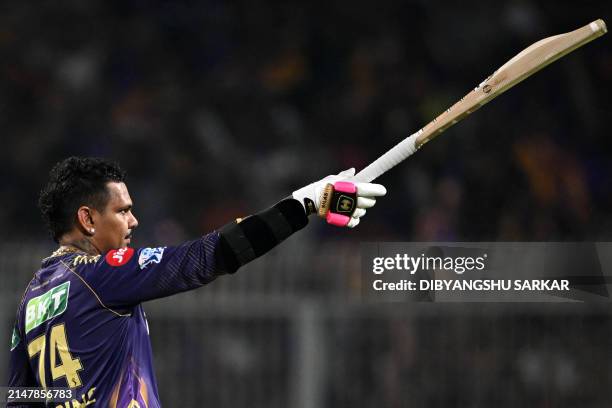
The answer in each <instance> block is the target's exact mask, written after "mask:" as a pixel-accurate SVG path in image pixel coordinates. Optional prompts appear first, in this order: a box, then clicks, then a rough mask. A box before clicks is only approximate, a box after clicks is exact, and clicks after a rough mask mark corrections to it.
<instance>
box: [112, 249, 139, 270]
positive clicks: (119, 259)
mask: <svg viewBox="0 0 612 408" xmlns="http://www.w3.org/2000/svg"><path fill="white" fill-rule="evenodd" d="M133 255H134V248H128V247H125V248H121V249H113V250H112V251H110V252H109V253H107V254H106V262H107V263H108V264H109V265H110V266H122V265H125V264H126V263H128V262H129V261H130V259H132V256H133Z"/></svg>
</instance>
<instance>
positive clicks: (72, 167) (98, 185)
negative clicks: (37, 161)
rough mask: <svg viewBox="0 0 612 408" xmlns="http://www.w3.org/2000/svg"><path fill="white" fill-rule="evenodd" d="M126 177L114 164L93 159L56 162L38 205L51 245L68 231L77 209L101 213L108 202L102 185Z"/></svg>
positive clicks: (80, 158) (105, 190)
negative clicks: (51, 239)
mask: <svg viewBox="0 0 612 408" xmlns="http://www.w3.org/2000/svg"><path fill="white" fill-rule="evenodd" d="M125 177H126V174H125V172H124V171H123V170H122V169H121V168H120V167H119V165H118V164H117V163H115V162H112V161H109V160H106V159H101V158H95V157H69V158H67V159H65V160H63V161H61V162H59V163H57V164H56V165H55V166H54V167H53V169H51V172H50V173H49V181H48V182H47V185H46V186H45V187H44V188H43V189H42V191H41V192H40V198H39V200H38V206H39V208H40V211H41V213H42V217H43V220H44V221H45V223H46V224H47V228H48V229H49V232H50V233H51V236H52V237H53V240H54V241H55V242H59V239H60V238H61V237H62V235H64V234H65V233H67V232H69V231H70V230H71V229H72V228H73V226H74V223H75V220H76V213H77V210H78V209H79V207H80V206H83V205H86V206H89V207H92V208H95V209H96V210H98V211H102V210H104V208H105V207H106V204H107V202H108V199H109V194H108V190H107V188H106V183H108V182H113V181H114V182H124V181H125Z"/></svg>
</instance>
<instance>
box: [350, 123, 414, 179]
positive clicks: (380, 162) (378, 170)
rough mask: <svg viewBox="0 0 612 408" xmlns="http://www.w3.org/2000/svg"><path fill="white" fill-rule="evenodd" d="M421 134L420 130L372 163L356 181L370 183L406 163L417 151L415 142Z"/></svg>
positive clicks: (358, 174) (358, 175) (359, 174)
mask: <svg viewBox="0 0 612 408" xmlns="http://www.w3.org/2000/svg"><path fill="white" fill-rule="evenodd" d="M420 134H421V131H420V130H419V131H418V132H417V133H415V134H413V135H412V136H410V137H407V138H406V139H404V140H402V141H401V142H399V143H398V144H396V145H395V146H394V147H393V148H391V149H390V150H389V151H387V152H386V153H385V154H383V155H382V156H380V157H379V158H378V159H376V160H374V161H373V162H372V163H370V164H369V165H368V166H367V167H366V168H365V169H363V170H361V171H360V172H359V173H357V174H356V175H355V177H354V180H355V181H357V182H364V183H369V182H371V181H373V180H375V179H377V178H378V177H380V176H381V175H382V174H383V173H386V172H387V171H388V170H390V169H392V168H393V167H395V166H396V165H397V164H399V163H400V162H402V161H404V160H405V159H406V158H408V156H410V155H411V154H412V153H414V152H416V151H417V147H416V145H415V142H416V139H417V137H418V136H419V135H420Z"/></svg>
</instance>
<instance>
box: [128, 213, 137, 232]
mask: <svg viewBox="0 0 612 408" xmlns="http://www.w3.org/2000/svg"><path fill="white" fill-rule="evenodd" d="M130 216H131V217H130V221H129V222H128V227H129V228H130V229H134V228H136V227H137V226H138V219H136V217H135V216H134V214H133V213H131V212H130Z"/></svg>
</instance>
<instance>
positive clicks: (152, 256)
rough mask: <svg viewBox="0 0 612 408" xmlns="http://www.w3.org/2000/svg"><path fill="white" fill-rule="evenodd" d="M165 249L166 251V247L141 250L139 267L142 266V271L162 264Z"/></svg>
mask: <svg viewBox="0 0 612 408" xmlns="http://www.w3.org/2000/svg"><path fill="white" fill-rule="evenodd" d="M164 249H166V247H159V248H143V249H141V250H140V256H139V257H138V265H140V269H144V268H146V267H147V266H149V265H152V264H158V263H160V262H161V260H162V256H164Z"/></svg>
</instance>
